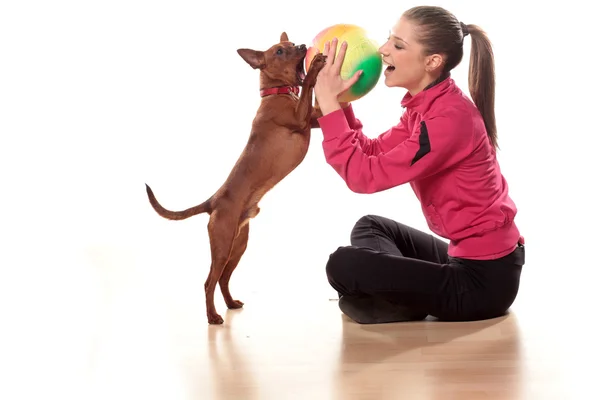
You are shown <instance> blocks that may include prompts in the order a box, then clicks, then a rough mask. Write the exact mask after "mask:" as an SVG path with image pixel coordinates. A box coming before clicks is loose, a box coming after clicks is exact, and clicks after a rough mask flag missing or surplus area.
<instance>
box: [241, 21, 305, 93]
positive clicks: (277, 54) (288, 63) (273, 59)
mask: <svg viewBox="0 0 600 400" xmlns="http://www.w3.org/2000/svg"><path fill="white" fill-rule="evenodd" d="M306 51H307V50H306V45H304V44H300V45H297V46H296V45H295V44H294V43H292V42H290V41H289V39H288V36H287V34H286V33H285V32H283V33H282V34H281V37H280V38H279V43H277V44H275V45H273V46H271V47H270V48H269V49H268V50H265V51H259V50H251V49H238V51H237V52H238V54H239V55H240V56H241V57H242V58H243V59H244V60H245V61H246V62H247V63H248V64H249V65H250V66H251V67H252V68H254V69H259V70H260V75H261V86H264V87H267V86H270V87H273V86H288V85H289V86H298V85H301V84H302V81H303V80H304V78H305V76H306V75H305V71H304V57H306Z"/></svg>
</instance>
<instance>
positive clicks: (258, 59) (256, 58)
mask: <svg viewBox="0 0 600 400" xmlns="http://www.w3.org/2000/svg"><path fill="white" fill-rule="evenodd" d="M237 52H238V54H239V55H240V56H241V57H242V58H243V59H244V61H246V62H247V63H248V64H250V66H251V67H252V68H254V69H257V68H258V69H261V68H264V67H265V57H264V53H263V52H262V51H257V50H252V49H238V51H237Z"/></svg>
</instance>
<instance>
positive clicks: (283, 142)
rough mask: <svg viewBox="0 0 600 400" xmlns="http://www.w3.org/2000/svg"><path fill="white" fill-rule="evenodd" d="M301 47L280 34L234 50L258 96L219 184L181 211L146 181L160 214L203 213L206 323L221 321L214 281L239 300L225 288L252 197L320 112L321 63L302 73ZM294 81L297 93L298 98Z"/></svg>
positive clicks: (295, 153) (303, 143)
mask: <svg viewBox="0 0 600 400" xmlns="http://www.w3.org/2000/svg"><path fill="white" fill-rule="evenodd" d="M306 51H307V49H306V46H305V45H299V46H296V45H294V43H291V42H290V41H289V40H288V37H287V34H286V33H285V32H283V33H282V34H281V38H280V43H278V44H276V45H274V46H272V47H271V48H270V49H268V50H266V51H257V50H251V49H239V50H238V54H239V55H240V56H241V57H242V58H243V59H244V60H245V61H246V62H247V63H248V64H250V66H251V67H252V68H254V69H259V70H260V95H261V96H262V100H261V103H260V106H259V108H258V111H257V113H256V117H255V119H254V121H253V123H252V129H251V132H250V137H249V139H248V143H247V144H246V147H245V148H244V150H243V152H242V154H241V155H240V157H239V159H238V161H237V163H236V164H235V165H234V167H233V169H232V170H231V173H230V174H229V177H228V178H227V180H226V181H225V183H224V184H223V185H222V186H221V187H220V188H219V189H218V190H217V191H216V192H215V193H214V194H213V195H212V196H211V197H210V198H209V199H208V200H206V201H205V202H203V203H202V204H200V205H197V206H195V207H191V208H189V209H187V210H184V211H177V212H176V211H169V210H167V209H165V208H164V207H162V206H161V205H160V204H159V203H158V201H157V200H156V198H155V197H154V194H153V193H152V190H151V189H150V187H149V186H148V185H146V191H147V193H148V198H149V200H150V204H151V205H152V207H154V210H156V212H157V213H158V214H159V215H161V216H162V217H164V218H168V219H172V220H181V219H186V218H189V217H191V216H194V215H197V214H200V213H208V214H210V219H209V222H208V234H209V237H210V250H211V259H212V262H211V265H210V272H209V274H208V277H207V279H206V282H205V284H204V290H205V293H206V314H207V317H208V322H209V323H210V324H222V323H223V318H221V316H220V315H219V314H218V313H217V311H216V309H215V304H214V292H215V288H216V285H217V282H218V283H219V286H220V287H221V293H222V294H223V298H224V299H225V303H226V304H227V307H228V308H240V307H242V306H243V305H244V303H242V302H241V301H239V300H234V299H233V297H232V296H231V293H230V292H229V279H230V278H231V274H232V273H233V271H234V269H235V268H236V267H237V265H238V263H239V262H240V259H241V257H242V255H243V254H244V252H245V250H246V246H247V242H248V231H249V220H250V219H251V218H254V217H256V215H257V214H258V213H259V211H260V209H259V207H258V202H259V201H260V199H261V198H262V197H263V196H264V195H265V193H267V192H268V191H269V190H271V189H272V188H273V187H274V186H275V185H276V184H277V183H278V182H280V181H281V180H282V179H283V178H285V177H286V176H287V175H288V174H289V173H290V172H292V171H293V170H294V169H295V168H296V167H297V166H298V165H299V164H300V163H301V162H302V160H303V159H304V157H305V155H306V152H307V150H308V146H309V142H310V130H311V127H316V126H318V123H317V122H316V118H317V117H319V116H320V115H321V114H320V113H318V112H317V111H315V110H314V109H313V107H312V97H313V88H314V85H315V83H316V79H317V74H318V73H319V71H320V70H321V69H322V68H323V66H324V65H325V56H324V55H323V54H318V55H317V56H316V57H315V58H314V59H313V61H312V63H311V65H310V68H309V70H308V72H307V73H306V76H305V74H304V58H305V56H306ZM299 85H302V93H301V94H300V96H299V97H298V92H299Z"/></svg>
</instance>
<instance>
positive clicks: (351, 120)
mask: <svg viewBox="0 0 600 400" xmlns="http://www.w3.org/2000/svg"><path fill="white" fill-rule="evenodd" d="M401 104H402V106H403V107H405V108H406V111H405V112H404V114H403V115H402V117H401V118H400V122H399V123H398V124H397V125H396V126H394V127H392V128H390V129H389V130H388V131H387V132H384V133H383V134H381V135H380V136H379V137H377V138H374V139H370V138H368V137H367V136H365V135H364V134H363V132H362V128H363V125H362V123H361V122H360V120H358V119H357V118H356V117H355V116H354V111H353V109H352V106H351V105H350V106H348V107H347V108H346V109H344V110H337V111H334V112H332V113H330V114H327V115H324V116H323V117H321V118H320V119H319V124H320V127H321V130H322V132H323V151H324V152H325V158H326V160H327V163H328V164H329V165H331V166H332V167H333V169H334V170H335V171H337V173H338V174H339V175H340V176H341V177H342V178H343V179H344V181H345V182H346V184H347V185H348V187H349V188H350V190H352V191H354V192H356V193H374V192H379V191H383V190H387V189H390V188H393V187H394V186H398V185H402V184H404V183H410V185H411V187H412V189H413V191H414V193H415V195H416V196H417V198H418V199H419V201H420V202H421V208H422V210H423V214H424V216H425V218H426V220H427V224H428V226H429V228H430V229H431V230H432V231H433V232H434V233H436V234H437V235H439V236H441V237H444V238H446V239H449V241H450V243H449V248H448V254H449V255H450V256H453V257H462V258H470V259H494V258H499V257H502V256H505V255H507V254H509V253H510V252H512V251H513V250H514V249H515V247H516V245H517V243H523V242H524V240H523V237H522V236H521V235H520V233H519V230H518V228H517V226H516V225H515V223H514V218H515V215H516V213H517V208H516V206H515V203H514V202H513V201H512V199H511V198H510V197H509V195H508V185H507V183H506V180H505V179H504V177H503V176H502V173H501V172H500V167H499V165H498V162H497V160H496V152H495V150H494V149H493V147H492V146H491V144H490V142H489V140H488V137H487V134H486V129H485V125H484V123H483V119H482V117H481V115H480V113H479V111H478V110H477V108H476V107H475V105H474V104H473V103H472V101H471V100H470V99H469V98H468V97H466V96H465V95H464V94H463V92H462V91H461V90H460V89H459V88H458V86H456V84H455V82H454V80H452V78H446V79H445V80H443V81H441V82H440V83H438V84H437V85H435V86H433V87H431V88H429V89H427V90H424V91H422V92H420V93H418V94H417V95H416V96H414V97H412V96H411V95H410V93H407V94H406V95H405V97H404V98H403V99H402V103H401Z"/></svg>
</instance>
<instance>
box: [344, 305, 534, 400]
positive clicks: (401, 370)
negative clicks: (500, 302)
mask: <svg viewBox="0 0 600 400" xmlns="http://www.w3.org/2000/svg"><path fill="white" fill-rule="evenodd" d="M341 318H342V319H344V323H343V324H342V328H343V334H342V341H341V348H340V357H339V366H338V372H337V375H336V376H335V377H334V380H335V385H334V386H333V387H334V390H335V392H334V396H333V398H334V399H340V400H341V399H345V400H346V399H353V398H360V399H371V398H372V399H387V398H399V397H398V396H400V395H401V396H402V398H410V399H411V400H413V399H453V398H457V399H477V398H486V399H488V398H499V399H511V400H516V399H519V398H520V396H521V393H522V390H521V387H522V363H523V359H522V351H521V350H522V345H521V340H520V334H519V327H518V323H517V318H516V316H515V315H513V314H507V315H505V316H502V317H500V318H495V319H490V320H486V321H477V322H461V323H454V322H438V321H423V322H411V323H397V324H385V325H359V324H355V323H352V322H349V320H347V318H346V317H344V316H342V317H341ZM405 396H406V397H405Z"/></svg>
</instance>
